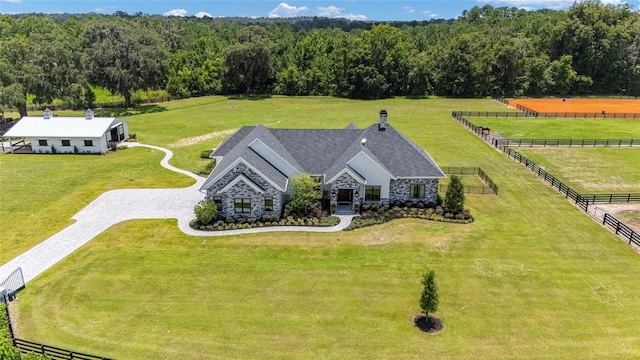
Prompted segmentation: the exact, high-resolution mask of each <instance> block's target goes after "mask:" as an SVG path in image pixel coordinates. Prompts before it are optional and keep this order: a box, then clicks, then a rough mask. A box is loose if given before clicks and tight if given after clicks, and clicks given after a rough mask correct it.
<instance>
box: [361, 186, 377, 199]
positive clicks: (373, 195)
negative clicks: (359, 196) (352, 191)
mask: <svg viewBox="0 0 640 360" xmlns="http://www.w3.org/2000/svg"><path fill="white" fill-rule="evenodd" d="M364 200H365V201H380V186H365V188H364Z"/></svg>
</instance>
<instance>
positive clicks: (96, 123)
mask: <svg viewBox="0 0 640 360" xmlns="http://www.w3.org/2000/svg"><path fill="white" fill-rule="evenodd" d="M3 136H4V137H5V138H8V139H9V145H10V152H11V153H13V152H20V153H29V152H31V153H34V154H50V153H61V154H73V153H76V154H103V153H105V152H106V151H107V150H108V149H109V147H110V146H114V145H115V144H117V143H119V142H121V141H123V140H125V139H127V138H128V137H129V128H128V126H127V123H126V122H125V121H122V120H120V119H117V118H113V117H94V116H93V111H91V109H88V110H87V112H86V114H85V116H84V117H66V116H64V117H63V116H53V114H52V112H51V110H49V109H46V110H45V111H44V114H43V116H25V117H23V118H22V119H20V121H18V122H17V123H16V124H15V125H14V126H13V127H12V128H11V129H10V130H9V131H7V132H6V133H5V134H4V135H3Z"/></svg>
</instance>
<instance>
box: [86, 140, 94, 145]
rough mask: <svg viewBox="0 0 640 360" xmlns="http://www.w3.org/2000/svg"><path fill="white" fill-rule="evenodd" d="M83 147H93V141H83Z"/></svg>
mask: <svg viewBox="0 0 640 360" xmlns="http://www.w3.org/2000/svg"><path fill="white" fill-rule="evenodd" d="M84 146H93V140H85V141H84Z"/></svg>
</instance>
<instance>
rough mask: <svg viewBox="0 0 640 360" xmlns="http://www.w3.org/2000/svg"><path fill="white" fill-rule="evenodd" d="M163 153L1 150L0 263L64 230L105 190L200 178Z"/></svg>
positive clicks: (158, 185) (184, 183) (176, 183)
mask: <svg viewBox="0 0 640 360" xmlns="http://www.w3.org/2000/svg"><path fill="white" fill-rule="evenodd" d="M163 157H164V153H163V152H160V151H157V150H153V149H149V148H132V149H126V150H122V151H117V152H115V153H112V154H109V155H107V156H94V155H62V154H60V155H40V154H29V155H18V154H16V155H12V154H0V236H1V238H0V239H1V240H0V249H1V251H0V263H5V262H7V261H9V260H11V259H12V258H14V257H15V256H17V255H19V254H21V253H22V252H24V251H26V250H28V249H29V248H31V247H33V246H35V245H37V244H38V243H40V242H41V241H43V240H45V239H47V238H48V237H50V236H52V235H53V234H55V233H57V232H58V231H60V230H62V229H63V228H64V227H66V226H67V225H69V224H70V223H71V222H72V221H73V220H71V217H72V216H73V215H74V214H75V213H77V212H78V211H80V210H81V209H82V208H83V207H85V206H86V205H87V204H89V203H90V202H91V201H93V200H94V199H95V198H97V197H98V196H99V195H100V194H102V193H103V192H105V191H108V190H113V189H122V188H163V187H185V186H188V185H191V184H193V183H194V180H193V179H191V178H189V177H187V176H184V175H181V174H177V173H175V172H171V171H169V170H166V169H164V168H162V167H160V166H159V162H160V160H161V159H162V158H163ZM3 280H4V279H3Z"/></svg>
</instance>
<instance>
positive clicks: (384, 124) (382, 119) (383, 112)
mask: <svg viewBox="0 0 640 360" xmlns="http://www.w3.org/2000/svg"><path fill="white" fill-rule="evenodd" d="M386 129H387V110H380V123H379V124H378V131H385V130H386Z"/></svg>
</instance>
